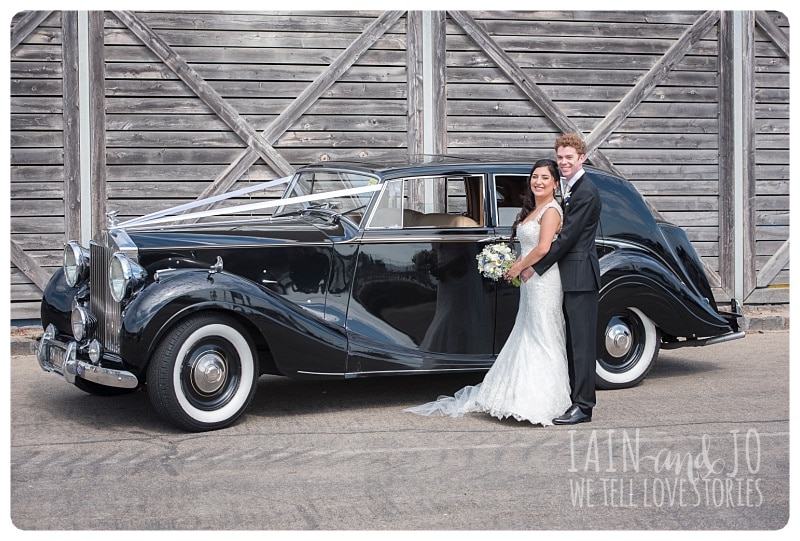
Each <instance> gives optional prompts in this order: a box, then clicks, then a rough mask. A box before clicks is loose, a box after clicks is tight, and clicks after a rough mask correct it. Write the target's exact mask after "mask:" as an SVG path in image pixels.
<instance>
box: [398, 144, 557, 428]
mask: <svg viewBox="0 0 800 541" xmlns="http://www.w3.org/2000/svg"><path fill="white" fill-rule="evenodd" d="M558 179H559V173H558V166H557V164H556V162H554V161H553V160H539V161H537V162H536V164H535V165H534V166H533V170H532V171H531V175H530V189H529V190H527V191H526V192H525V198H524V204H523V209H522V210H521V211H520V213H519V215H518V216H517V219H516V221H515V222H514V226H513V228H512V233H511V238H512V239H513V238H514V237H515V236H517V235H518V236H519V241H520V245H521V253H522V254H525V255H524V256H521V257H520V258H518V259H517V261H516V262H515V263H514V265H513V266H512V267H511V269H509V271H508V273H507V275H506V278H507V279H508V280H511V279H514V278H516V277H518V276H520V274H522V278H523V283H522V285H521V286H520V304H519V310H518V311H517V319H516V321H515V323H514V328H513V329H512V330H511V334H510V335H509V337H508V340H507V341H506V344H505V345H504V346H503V349H502V350H501V351H500V354H499V355H498V356H497V360H496V361H495V362H494V365H493V366H492V368H491V369H490V370H489V371H488V372H487V373H486V376H485V377H484V379H483V382H481V383H479V384H477V385H474V386H467V387H464V388H463V389H461V390H459V391H457V392H456V393H455V395H454V396H440V397H439V398H438V400H436V401H435V402H429V403H427V404H423V405H421V406H416V407H413V408H408V409H406V410H405V411H410V412H412V413H417V414H419V415H449V416H451V417H460V416H462V415H464V414H465V413H472V412H481V413H488V414H489V415H492V416H494V417H497V418H498V419H504V418H506V417H513V418H514V419H516V420H518V421H529V422H531V423H533V424H540V425H550V424H553V418H554V417H558V416H559V415H561V414H562V413H563V412H564V411H565V410H566V409H567V408H569V406H570V405H571V404H572V400H571V398H570V388H569V373H568V370H567V354H566V338H565V330H564V314H563V312H562V308H561V301H562V296H563V294H562V291H561V277H560V275H559V271H558V266H557V265H553V266H552V267H551V268H550V269H549V270H548V271H547V272H545V273H544V274H543V275H539V274H532V275H531V276H530V277H529V278H527V275H528V271H529V270H530V269H529V267H530V266H531V265H533V264H534V263H536V262H537V261H539V260H540V259H541V258H542V257H544V255H545V254H547V252H548V251H549V250H550V244H551V243H552V242H553V240H554V239H555V238H556V236H557V234H558V232H559V231H560V229H561V221H562V217H563V213H562V210H561V207H560V206H559V204H558V202H557V201H556V200H555V190H556V186H557V183H558ZM526 278H527V279H526Z"/></svg>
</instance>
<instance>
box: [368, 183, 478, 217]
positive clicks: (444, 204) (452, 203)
mask: <svg viewBox="0 0 800 541" xmlns="http://www.w3.org/2000/svg"><path fill="white" fill-rule="evenodd" d="M482 180H483V179H482V177H477V176H476V177H469V176H467V177H465V176H457V177H444V176H441V177H419V178H407V179H398V180H391V181H388V182H387V183H386V186H385V187H384V190H383V192H382V193H381V196H380V200H379V201H378V205H377V207H376V209H375V212H374V213H373V216H372V219H371V221H370V224H369V228H371V229H375V228H424V227H427V228H451V227H478V226H480V225H481V224H483V189H482V186H483V182H482Z"/></svg>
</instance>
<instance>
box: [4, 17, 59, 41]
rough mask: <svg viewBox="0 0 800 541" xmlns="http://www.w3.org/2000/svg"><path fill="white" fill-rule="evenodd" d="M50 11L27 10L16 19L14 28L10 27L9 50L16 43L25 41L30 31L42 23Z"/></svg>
mask: <svg viewBox="0 0 800 541" xmlns="http://www.w3.org/2000/svg"><path fill="white" fill-rule="evenodd" d="M51 13H53V12H52V11H29V12H28V13H26V14H25V15H23V17H22V18H21V19H20V20H19V21H17V24H15V25H14V28H12V29H11V50H12V51H13V50H14V49H15V48H16V47H17V45H19V44H20V43H22V42H23V41H25V38H27V37H28V36H30V35H31V32H33V31H34V30H36V29H37V28H38V27H39V25H40V24H42V23H43V22H44V21H45V20H47V18H48V17H49V16H50V14H51Z"/></svg>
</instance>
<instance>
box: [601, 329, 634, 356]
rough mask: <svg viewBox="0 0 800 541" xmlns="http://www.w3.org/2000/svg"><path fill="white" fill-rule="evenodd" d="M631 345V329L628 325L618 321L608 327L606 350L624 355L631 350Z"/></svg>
mask: <svg viewBox="0 0 800 541" xmlns="http://www.w3.org/2000/svg"><path fill="white" fill-rule="evenodd" d="M631 345H632V340H631V331H630V329H629V328H628V327H627V326H626V325H623V324H621V323H616V324H614V325H611V326H610V327H608V329H606V351H608V353H609V354H610V355H612V356H614V357H623V356H625V355H627V354H628V352H629V351H630V350H631Z"/></svg>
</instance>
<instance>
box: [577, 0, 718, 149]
mask: <svg viewBox="0 0 800 541" xmlns="http://www.w3.org/2000/svg"><path fill="white" fill-rule="evenodd" d="M718 20H719V13H718V12H716V11H707V12H705V13H704V14H703V15H702V16H701V17H700V18H699V19H698V20H697V21H696V22H695V23H694V24H693V25H692V26H691V28H689V29H688V30H686V32H684V33H683V35H682V36H681V37H680V39H678V41H676V42H675V43H674V44H673V45H672V47H670V48H669V50H667V52H666V53H664V56H662V57H661V58H660V59H659V60H658V62H656V63H655V65H653V67H652V68H650V70H649V71H648V72H647V73H646V74H645V75H644V77H642V78H641V79H639V82H637V83H636V85H635V86H634V87H633V88H632V89H631V90H630V91H629V92H628V93H627V94H626V95H625V97H624V98H622V99H621V100H620V101H619V103H618V104H617V105H616V106H615V107H614V108H613V109H612V110H611V112H609V113H608V114H607V115H606V117H605V118H604V119H603V120H602V121H601V122H600V123H599V124H598V125H597V126H595V128H594V129H593V130H592V133H590V134H589V135H588V136H587V137H586V145H587V146H588V147H589V148H596V147H598V146H600V144H601V143H602V142H603V141H605V140H606V139H608V137H610V136H611V134H612V133H613V132H614V130H616V129H617V128H618V127H619V125H620V124H622V123H623V122H624V121H625V119H626V118H628V116H629V115H630V114H631V113H632V112H633V110H634V109H636V107H637V106H638V105H639V104H640V103H642V102H643V101H644V99H645V98H646V97H647V96H649V95H650V93H651V92H652V91H653V89H655V87H656V86H658V85H659V84H661V82H662V81H664V80H665V79H666V78H667V77H668V76H669V73H670V70H672V68H673V67H674V66H675V65H676V64H677V63H678V62H680V61H681V60H682V59H683V57H684V56H685V55H686V53H687V52H689V50H690V49H691V48H692V47H693V46H694V45H695V44H697V42H698V41H700V40H701V39H702V38H703V36H705V35H706V34H707V33H708V31H709V30H711V28H712V27H713V26H714V25H715V24H716V23H717V21H718Z"/></svg>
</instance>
